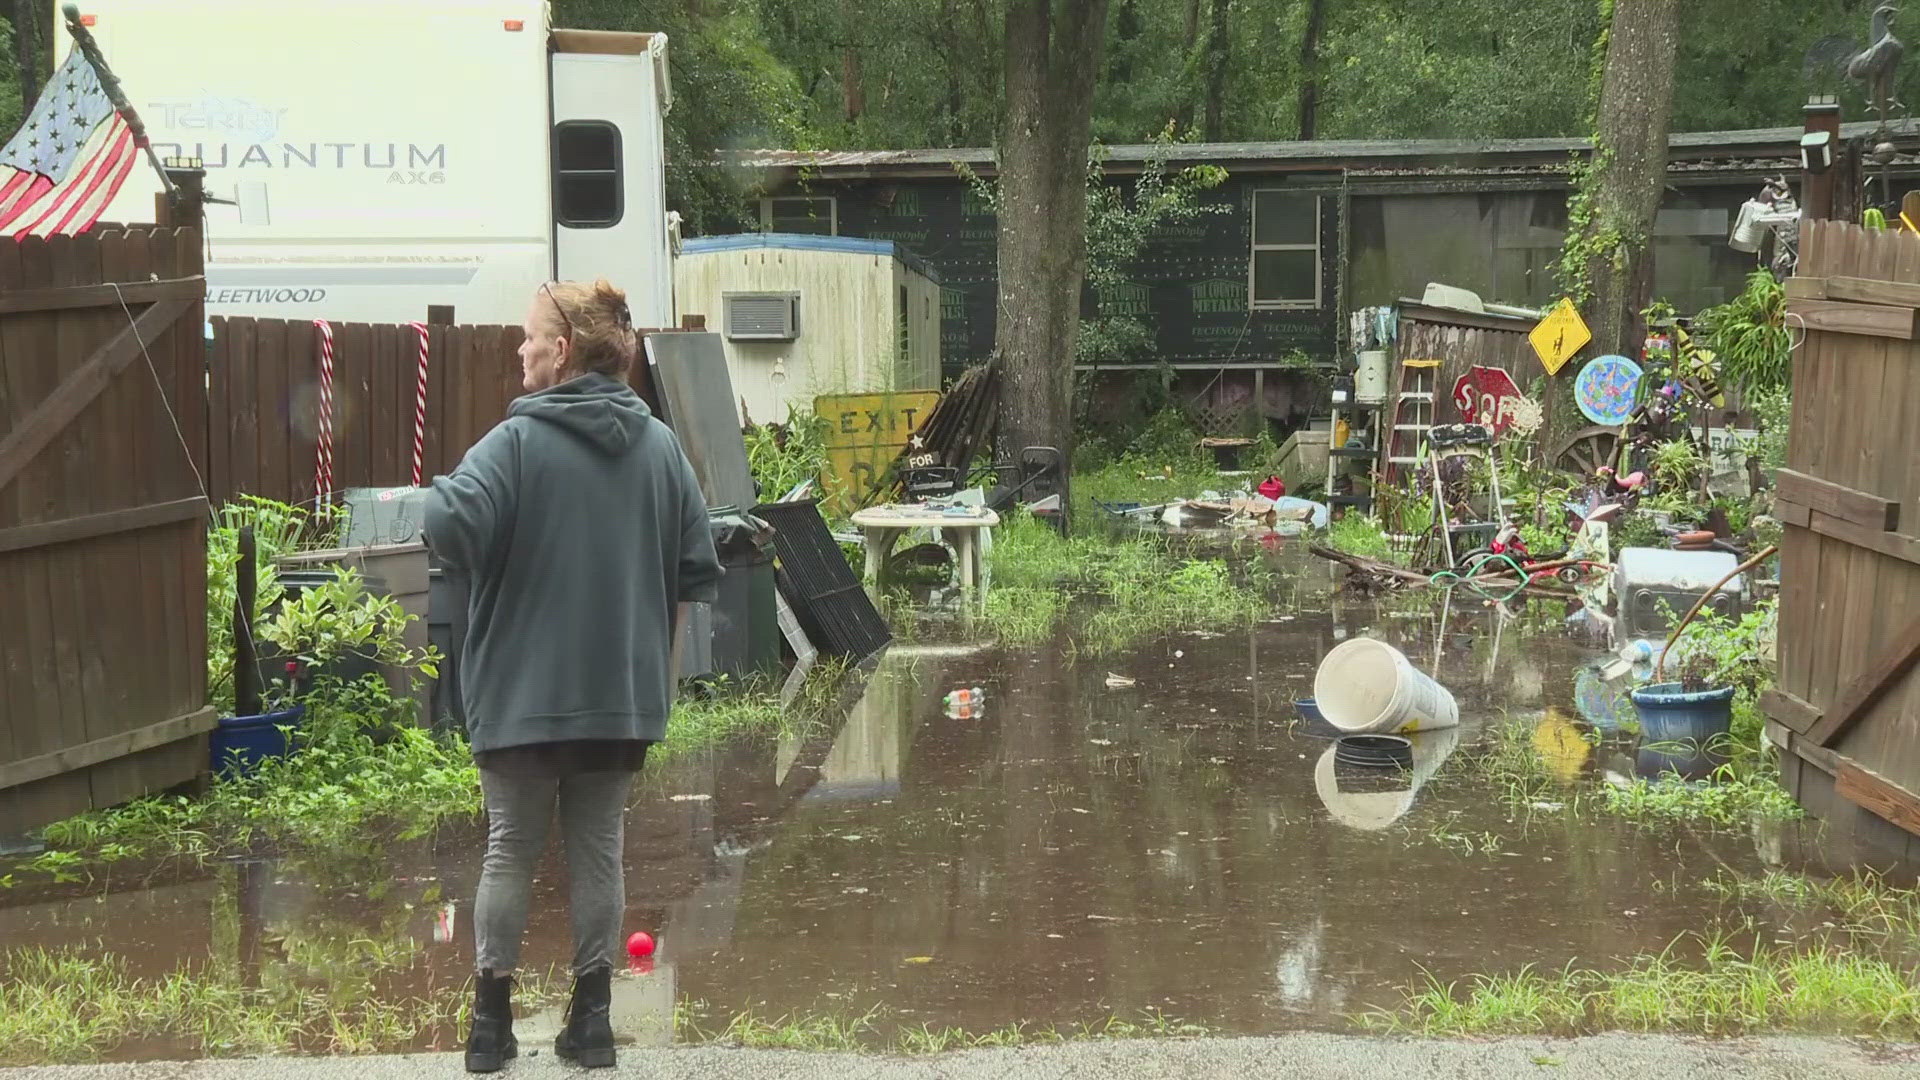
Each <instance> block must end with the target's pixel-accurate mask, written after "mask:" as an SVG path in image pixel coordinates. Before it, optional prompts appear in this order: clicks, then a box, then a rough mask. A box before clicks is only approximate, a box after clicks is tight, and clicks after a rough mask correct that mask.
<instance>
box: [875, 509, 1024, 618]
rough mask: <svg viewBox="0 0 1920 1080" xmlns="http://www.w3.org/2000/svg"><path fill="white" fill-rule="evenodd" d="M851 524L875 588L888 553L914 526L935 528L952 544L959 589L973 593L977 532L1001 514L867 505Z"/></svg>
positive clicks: (977, 570) (977, 558)
mask: <svg viewBox="0 0 1920 1080" xmlns="http://www.w3.org/2000/svg"><path fill="white" fill-rule="evenodd" d="M853 523H854V524H855V525H858V526H859V527H860V532H861V534H862V536H863V537H864V539H865V541H866V548H867V574H866V579H867V581H868V582H870V583H872V584H873V585H874V586H876V588H877V587H878V585H879V584H880V574H881V571H882V570H883V569H884V568H885V567H886V565H887V556H888V555H890V554H892V552H893V545H894V544H896V543H898V542H899V540H900V537H902V536H904V535H906V534H907V533H909V532H912V531H913V530H915V529H936V530H939V532H940V534H941V536H942V537H943V538H945V539H946V541H947V542H948V543H950V544H952V545H953V550H954V552H955V554H956V555H957V556H958V558H959V563H960V591H961V592H962V593H964V594H966V595H967V596H972V595H973V592H974V585H975V584H976V583H977V582H978V581H979V580H980V579H981V577H982V574H981V565H980V564H981V557H980V548H981V545H980V531H981V530H982V529H990V528H992V527H994V526H995V525H998V524H1000V515H999V514H996V513H994V512H993V511H992V510H989V509H987V508H986V507H984V506H955V507H951V508H948V507H927V506H921V505H915V504H911V503H909V504H904V505H903V504H892V505H887V506H869V507H868V508H866V509H865V510H860V511H857V512H855V514H854V515H853Z"/></svg>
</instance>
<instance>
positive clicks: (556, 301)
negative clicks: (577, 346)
mask: <svg viewBox="0 0 1920 1080" xmlns="http://www.w3.org/2000/svg"><path fill="white" fill-rule="evenodd" d="M540 291H541V292H543V293H546V294H547V301H548V302H549V303H551V304H552V305H553V310H555V311H557V312H559V313H560V321H561V322H563V323H565V324H567V335H566V336H567V340H568V341H572V340H573V320H572V319H570V318H568V317H567V309H566V308H563V307H561V306H560V298H559V297H557V296H555V295H553V289H552V288H550V287H549V286H548V285H547V283H546V282H544V281H543V282H541V283H540Z"/></svg>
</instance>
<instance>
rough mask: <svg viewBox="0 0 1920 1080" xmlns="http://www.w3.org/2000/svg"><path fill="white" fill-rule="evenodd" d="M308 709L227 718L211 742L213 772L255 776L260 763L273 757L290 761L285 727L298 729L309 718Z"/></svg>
mask: <svg viewBox="0 0 1920 1080" xmlns="http://www.w3.org/2000/svg"><path fill="white" fill-rule="evenodd" d="M306 712H307V707H306V706H305V705H295V706H294V707H293V708H291V709H285V710H282V711H280V712H270V713H262V714H261V715H259V716H223V717H221V718H220V725H219V726H218V727H216V728H214V730H213V732H212V734H211V735H210V736H209V737H208V739H207V749H208V752H209V756H210V757H211V758H212V759H213V771H214V772H216V773H225V774H228V775H230V776H251V775H252V774H253V772H254V770H256V769H258V768H259V767H260V762H261V761H263V760H265V759H266V758H270V757H286V756H287V754H288V753H289V752H290V749H291V748H290V747H289V746H288V745H287V733H286V732H284V731H281V730H280V729H281V727H282V726H286V727H298V726H300V718H301V717H302V716H304V715H306Z"/></svg>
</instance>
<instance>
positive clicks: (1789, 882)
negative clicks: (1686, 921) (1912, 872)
mask: <svg viewBox="0 0 1920 1080" xmlns="http://www.w3.org/2000/svg"><path fill="white" fill-rule="evenodd" d="M1700 888H1701V890H1702V891H1704V892H1706V893H1707V894H1708V895H1709V896H1714V897H1718V898H1719V899H1722V900H1726V901H1731V902H1735V903H1747V904H1751V903H1756V902H1762V903H1768V904H1778V905H1782V906H1788V907H1795V908H1804V909H1807V910H1810V911H1817V912H1819V913H1820V914H1822V915H1830V916H1832V921H1835V922H1837V923H1839V924H1840V925H1841V926H1842V927H1844V928H1845V929H1847V930H1849V931H1851V932H1856V933H1866V934H1879V935H1882V936H1883V937H1884V938H1886V939H1887V940H1889V941H1906V942H1908V943H1911V942H1914V941H1920V889H1914V888H1906V887H1901V886H1897V885H1892V884H1889V883H1888V882H1887V881H1886V880H1885V879H1884V878H1882V877H1880V876H1879V875H1878V874H1874V873H1870V872H1863V873H1859V874H1856V875H1854V876H1851V877H1839V878H1824V879H1823V878H1813V877H1808V876H1806V875H1804V874H1790V873H1786V872H1784V871H1779V870H1772V871H1768V872H1767V873H1766V874H1764V875H1762V876H1760V877H1757V878H1752V877H1741V876H1738V875H1733V874H1727V873H1722V874H1720V875H1718V876H1715V877H1711V878H1708V879H1707V880H1705V881H1703V882H1701V883H1700Z"/></svg>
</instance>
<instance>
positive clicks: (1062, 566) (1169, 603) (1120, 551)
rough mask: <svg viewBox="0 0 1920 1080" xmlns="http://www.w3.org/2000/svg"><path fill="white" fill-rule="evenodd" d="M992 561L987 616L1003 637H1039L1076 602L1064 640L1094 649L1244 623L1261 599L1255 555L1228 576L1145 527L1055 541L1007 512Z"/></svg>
mask: <svg viewBox="0 0 1920 1080" xmlns="http://www.w3.org/2000/svg"><path fill="white" fill-rule="evenodd" d="M992 560H993V586H992V588H991V589H989V590H988V592H987V614H988V617H989V622H990V624H991V625H992V626H993V628H994V630H995V632H996V633H997V634H999V635H1000V638H1001V640H1003V641H1005V642H1007V643H1009V644H1016V645H1032V644H1038V643H1040V642H1042V641H1046V640H1047V639H1049V638H1050V637H1051V636H1052V635H1053V634H1054V632H1055V628H1056V627H1057V626H1058V625H1059V624H1060V623H1061V622H1062V621H1063V619H1064V618H1065V617H1066V616H1067V614H1068V613H1069V612H1070V611H1073V610H1075V609H1076V602H1080V603H1082V604H1084V606H1085V607H1086V608H1087V609H1088V612H1089V613H1088V615H1087V617H1086V618H1085V619H1083V620H1080V621H1079V622H1078V624H1077V625H1076V626H1075V627H1074V628H1073V629H1072V631H1071V633H1072V642H1073V647H1074V648H1075V649H1076V650H1078V651H1085V652H1091V653H1094V654H1096V655H1104V654H1107V653H1112V652H1117V651H1120V650H1122V649H1125V648H1127V647H1129V646H1131V645H1134V644H1137V643H1138V642H1140V641H1142V640H1145V639H1147V638H1150V637H1154V636H1156V635H1160V634H1165V633H1169V632H1172V631H1175V630H1225V629H1229V628H1234V627H1244V626H1247V625H1249V624H1251V623H1252V622H1253V621H1254V620H1256V619H1258V618H1259V617H1260V616H1261V614H1263V613H1264V612H1265V611H1266V610H1267V609H1268V606H1269V605H1268V602H1267V601H1266V599H1265V598H1264V596H1263V595H1262V590H1263V587H1264V584H1265V582H1264V581H1263V580H1262V579H1261V571H1260V570H1258V569H1253V568H1252V567H1256V566H1258V562H1257V560H1249V563H1248V567H1249V568H1247V569H1242V570H1241V571H1240V572H1239V573H1238V574H1236V572H1235V568H1234V567H1232V566H1229V564H1228V563H1227V562H1225V561H1223V560H1220V559H1207V558H1198V557H1193V556H1192V555H1190V554H1181V553H1180V552H1179V551H1177V550H1176V547H1175V545H1174V544H1173V543H1170V542H1169V541H1168V540H1167V539H1166V538H1164V537H1159V536H1154V535H1150V534H1143V533H1132V532H1128V533H1119V534H1106V535H1100V534H1094V535H1084V534H1083V535H1077V536H1074V537H1072V538H1071V539H1062V538H1061V537H1060V536H1059V535H1058V534H1057V533H1055V532H1054V531H1053V530H1052V529H1050V528H1048V527H1047V526H1046V525H1044V524H1042V523H1041V522H1039V521H1037V520H1035V519H1034V518H1032V517H1031V516H1030V515H1025V514H1016V515H1013V516H1011V517H1010V518H1009V519H1008V520H1007V522H1006V524H1005V525H1004V526H1003V527H1002V528H1001V530H1000V531H999V532H998V533H997V534H995V536H994V545H993V555H992Z"/></svg>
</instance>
